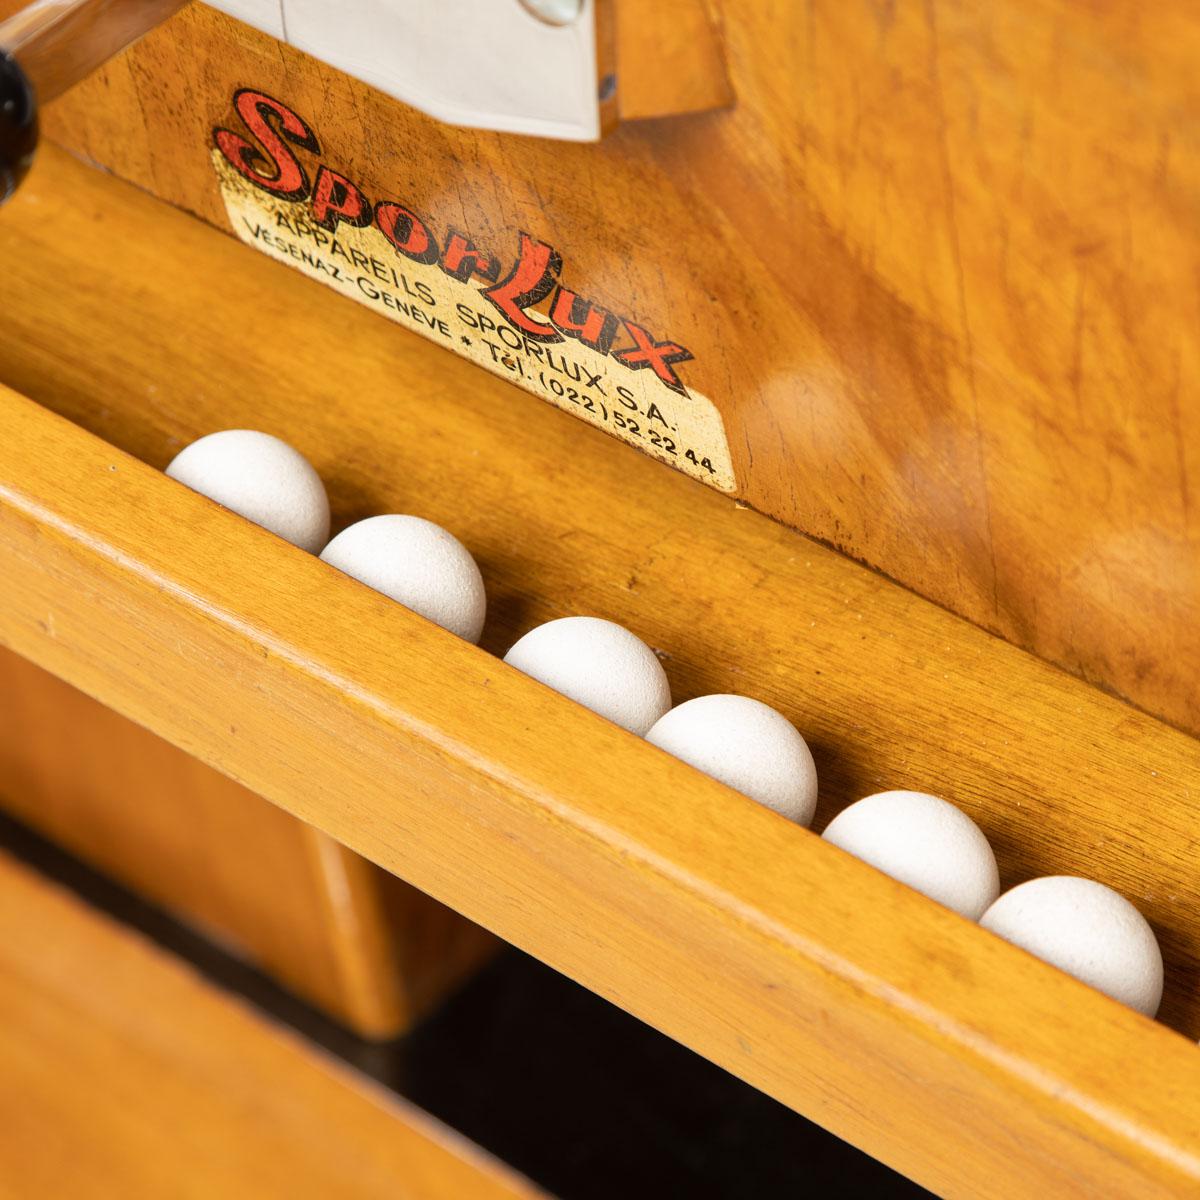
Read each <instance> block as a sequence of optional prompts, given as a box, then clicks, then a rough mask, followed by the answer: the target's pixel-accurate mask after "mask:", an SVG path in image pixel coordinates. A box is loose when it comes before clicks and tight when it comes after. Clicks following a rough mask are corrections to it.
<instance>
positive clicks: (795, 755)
mask: <svg viewBox="0 0 1200 1200" xmlns="http://www.w3.org/2000/svg"><path fill="white" fill-rule="evenodd" d="M646 741H648V742H650V743H652V744H653V745H655V746H658V747H660V748H661V749H663V750H666V751H667V753H668V754H673V755H675V757H676V758H681V759H683V761H684V762H686V763H690V764H691V765H692V766H693V767H695V768H696V769H697V770H699V771H703V772H704V773H705V775H711V776H712V777H713V778H714V779H719V780H720V781H721V782H722V783H724V784H728V786H729V787H731V788H735V789H736V790H737V791H739V792H741V793H743V794H744V795H746V796H749V797H750V798H751V799H752V800H757V801H758V802H759V804H765V805H766V806H767V808H772V809H774V810H775V811H776V812H777V813H780V814H781V815H782V816H785V817H787V818H788V819H789V820H791V821H796V822H798V823H799V824H801V825H807V824H808V823H809V821H811V820H812V815H813V810H814V809H815V808H816V806H817V768H816V764H815V763H814V762H813V756H812V753H811V751H810V750H809V748H808V743H807V742H805V740H804V739H803V738H802V737H801V736H800V734H799V733H798V732H797V731H796V727H795V726H794V725H793V724H792V723H791V721H789V720H788V719H787V717H785V716H783V714H782V713H777V712H776V711H775V710H774V709H773V708H771V707H770V706H769V705H766V704H763V703H761V702H760V701H758V700H751V699H749V698H748V697H746V696H728V695H718V696H698V697H697V698H696V699H695V700H688V701H686V702H685V703H684V704H681V705H680V706H679V707H678V708H673V709H671V711H670V712H669V713H667V715H666V716H665V717H662V718H661V719H660V720H658V721H656V722H655V724H654V726H653V728H652V729H651V730H650V732H649V733H647V734H646Z"/></svg>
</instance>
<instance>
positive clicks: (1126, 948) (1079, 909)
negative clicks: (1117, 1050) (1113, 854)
mask: <svg viewBox="0 0 1200 1200" xmlns="http://www.w3.org/2000/svg"><path fill="white" fill-rule="evenodd" d="M980 924H981V925H982V926H983V927H984V929H990V930H991V931H992V932H993V933H995V934H999V936H1000V937H1002V938H1004V940H1005V941H1008V942H1012V943H1013V944H1014V945H1017V946H1020V947H1022V949H1025V950H1028V951H1029V953H1030V954H1036V955H1037V957H1038V958H1041V959H1044V960H1045V961H1046V962H1048V963H1051V964H1052V965H1054V966H1056V967H1058V968H1059V970H1061V971H1066V972H1067V974H1068V975H1074V976H1075V978H1076V979H1080V980H1082V981H1083V982H1084V983H1087V984H1091V986H1092V987H1094V988H1097V989H1098V990H1099V991H1102V992H1104V994H1105V995H1107V996H1111V997H1112V998H1113V999H1114V1000H1119V1001H1120V1002H1121V1003H1122V1004H1128V1005H1129V1007H1130V1008H1136V1009H1137V1010H1138V1012H1140V1013H1145V1014H1146V1016H1148V1017H1152V1016H1154V1014H1155V1013H1157V1012H1158V1005H1159V1002H1160V1001H1161V1000H1162V990H1163V961H1162V951H1161V950H1159V948H1158V941H1157V939H1156V938H1155V936H1154V931H1153V930H1152V929H1151V928H1150V926H1149V924H1147V922H1146V918H1145V917H1143V916H1142V914H1141V913H1140V912H1138V910H1137V909H1136V908H1134V906H1133V905H1132V904H1130V903H1129V901H1128V900H1126V899H1125V897H1124V896H1122V895H1121V894H1120V893H1119V892H1114V891H1113V890H1112V888H1109V887H1105V886H1104V884H1102V883H1096V882H1095V881H1094V880H1092V879H1080V878H1078V877H1077V876H1074V875H1047V876H1045V877H1044V878H1042V879H1031V880H1030V881H1029V882H1028V883H1022V884H1020V885H1019V886H1017V887H1015V888H1013V889H1012V890H1011V891H1009V892H1005V893H1004V895H1003V896H1001V897H1000V899H999V900H997V901H996V903H995V904H993V905H992V906H991V908H989V909H988V910H987V912H985V913H984V914H983V920H982V921H981V922H980Z"/></svg>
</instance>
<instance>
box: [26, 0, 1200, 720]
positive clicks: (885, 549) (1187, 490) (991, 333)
mask: <svg viewBox="0 0 1200 1200" xmlns="http://www.w3.org/2000/svg"><path fill="white" fill-rule="evenodd" d="M708 7H709V10H710V11H711V12H712V13H713V14H714V15H715V18H716V19H717V20H719V23H720V33H721V45H722V53H723V54H724V55H725V58H726V59H727V63H728V71H729V78H730V80H731V84H732V88H733V91H734V92H735V94H736V96H737V104H736V107H734V108H733V109H731V110H729V111H726V112H719V113H712V114H705V115H702V116H699V117H696V118H692V119H681V120H675V119H672V120H667V121H655V122H646V123H631V124H626V125H624V126H622V127H621V128H620V129H619V130H617V131H616V132H615V133H614V135H613V136H612V137H610V138H608V139H606V141H605V142H604V143H602V144H601V145H600V146H568V145H558V144H552V143H545V142H538V141H536V140H531V139H525V138H515V137H510V138H505V137H501V136H496V135H493V134H487V133H473V132H470V131H464V130H459V129H450V128H446V127H442V126H438V125H437V124H436V123H434V122H432V121H430V120H428V119H426V118H424V117H422V116H421V115H419V114H417V113H414V112H412V111H409V110H407V109H404V108H403V107H402V106H400V105H398V104H396V103H393V102H391V101H389V100H387V99H385V98H384V97H382V96H380V95H378V94H375V93H373V92H372V91H370V90H369V89H367V88H364V87H362V86H360V85H358V84H356V83H354V82H353V81H351V80H349V79H347V78H346V77H344V76H342V75H340V74H338V73H337V72H334V71H331V70H328V69H326V68H324V67H323V66H321V65H320V64H318V63H316V62H314V61H312V60H310V59H308V58H305V57H304V56H302V55H298V54H294V53H292V52H290V51H289V50H287V49H286V48H281V47H279V46H278V45H277V44H275V43H274V42H272V41H270V40H269V39H265V38H262V37H259V36H256V35H254V34H253V33H252V32H251V31H249V30H246V29H244V28H241V27H239V26H236V25H235V24H233V23H230V22H229V21H227V20H225V19H223V18H221V17H219V16H218V15H215V14H213V13H211V12H209V11H207V10H205V9H204V8H203V7H201V6H194V8H193V10H192V11H191V12H188V13H185V14H183V15H182V16H181V17H180V18H178V19H177V20H176V21H175V22H174V23H173V24H172V25H171V26H170V27H169V28H168V29H167V30H165V31H163V32H161V33H160V34H159V35H157V36H155V37H154V38H152V39H149V40H148V41H146V42H144V43H142V45H141V46H140V47H138V48H137V49H136V50H135V51H134V52H133V53H132V54H130V55H128V56H126V57H125V58H123V59H122V60H120V62H118V63H117V64H115V65H114V66H113V67H111V68H110V69H109V70H107V71H106V72H104V73H103V74H102V75H101V76H99V77H97V78H96V79H95V80H94V81H93V82H92V83H91V84H90V85H88V86H85V87H84V88H82V89H80V90H79V91H78V92H76V93H75V94H74V95H73V96H71V97H68V98H67V99H66V100H65V101H64V102H63V103H62V104H61V105H60V106H59V108H58V110H57V112H53V113H51V114H50V115H49V119H48V122H47V124H48V128H49V130H50V132H51V135H52V136H54V137H56V138H58V139H59V140H61V142H62V143H63V144H64V145H66V146H68V147H70V148H71V149H73V150H74V151H76V152H78V153H80V154H83V155H84V156H86V157H88V158H90V159H93V160H94V161H97V162H100V163H103V164H105V165H106V166H108V167H110V168H111V169H113V170H115V171H117V172H118V173H119V174H121V175H123V176H126V177H128V178H130V179H132V180H134V181H136V182H137V183H138V184H140V185H141V186H143V187H146V188H148V189H150V190H152V191H154V192H155V193H157V194H158V195H160V196H163V197H165V198H167V199H168V200H170V201H171V202H172V203H174V204H178V205H181V206H183V207H185V208H188V209H190V210H191V211H193V212H196V213H199V214H200V215H202V216H204V217H205V218H206V219H208V220H210V221H212V222H214V223H216V224H218V225H220V226H224V225H225V215H224V212H223V210H222V207H221V203H220V199H219V197H218V194H217V190H216V186H215V183H214V180H213V174H212V170H211V166H210V164H209V161H208V157H207V155H208V149H209V146H210V130H211V128H212V126H213V125H214V124H229V123H230V122H231V121H233V119H234V118H233V117H232V115H231V112H230V97H231V94H232V92H233V90H234V88H235V87H240V86H246V85H251V86H255V87H261V88H264V89H266V90H267V91H268V92H270V93H271V94H273V95H276V96H278V97H280V98H281V99H283V100H284V101H286V102H287V103H288V104H290V105H292V106H294V107H295V108H296V110H297V111H298V112H300V113H301V114H302V115H303V116H304V117H305V119H306V120H308V121H310V122H312V124H313V126H314V128H315V129H316V130H317V132H318V134H319V136H320V139H321V142H322V145H323V146H324V147H325V149H326V156H327V158H328V160H329V162H330V164H331V165H332V166H334V167H335V168H336V169H338V170H340V171H343V172H345V173H346V174H347V175H349V176H350V177H351V178H352V179H354V180H356V181H357V182H359V183H361V184H362V185H363V187H364V188H366V190H367V191H368V192H369V193H370V194H371V195H374V196H399V197H400V198H401V199H403V200H404V201H405V202H406V203H409V204H412V205H413V206H415V207H416V208H417V209H418V210H419V211H421V212H423V213H427V214H429V215H430V217H431V218H432V219H433V220H434V221H435V222H436V223H437V224H438V226H439V228H446V227H449V226H453V227H454V228H457V229H463V230H466V231H468V232H469V233H470V235H471V237H472V238H474V239H475V240H476V241H477V242H479V243H480V244H485V245H489V246H492V247H496V248H498V250H497V252H504V253H507V252H508V251H509V250H510V248H511V247H513V246H514V245H515V239H516V234H517V231H518V230H520V229H529V230H532V231H534V232H536V234H537V235H538V236H539V237H541V238H544V239H546V240H548V241H551V242H553V244H554V245H555V246H556V247H557V248H558V249H559V250H560V251H561V252H562V254H563V255H564V258H565V260H566V262H567V273H568V274H569V276H570V278H571V279H572V280H573V281H574V282H575V284H577V285H578V287H579V289H580V290H581V291H582V292H584V293H585V294H587V295H589V296H594V297H596V298H597V299H598V300H599V301H600V302H601V303H604V304H606V305H608V306H610V307H611V308H613V309H614V310H615V311H618V312H623V311H627V310H632V312H633V314H634V315H635V316H636V317H637V318H638V319H639V320H642V321H644V322H645V323H646V324H647V325H648V326H649V327H650V328H652V329H654V330H655V331H656V332H659V333H660V335H661V336H670V337H672V338H675V339H677V340H678V341H681V342H682V343H683V344H684V345H686V346H687V347H688V348H689V349H691V350H692V352H693V354H694V355H695V359H694V361H693V362H690V363H687V364H686V366H685V368H684V370H683V375H684V378H685V382H686V383H687V384H688V385H689V386H692V387H695V388H698V389H699V390H700V391H702V392H704V393H705V394H707V395H708V396H710V397H711V398H712V399H713V400H714V401H715V402H716V403H717V405H718V406H719V407H720V409H721V410H722V412H723V413H724V417H725V423H726V427H727V430H728V432H729V437H730V442H731V446H732V450H733V454H734V458H735V463H736V467H737V473H738V477H739V481H740V494H741V496H742V498H743V499H744V500H746V501H747V502H748V503H750V504H751V505H752V506H754V507H755V508H758V509H759V510H761V511H763V512H766V513H769V514H771V515H773V516H775V517H778V518H780V519H781V520H783V521H785V522H786V523H788V524H789V525H792V526H794V527H797V528H799V529H802V530H804V531H805V532H807V533H810V534H812V535H814V536H816V537H818V538H821V539H824V540H826V541H827V542H829V543H831V544H832V545H834V546H836V547H838V548H840V549H842V550H844V551H846V552H847V553H848V554H850V555H852V556H854V557H856V558H859V559H862V560H864V561H866V562H868V563H870V564H872V565H874V566H876V567H878V568H880V569H882V570H883V571H884V572H886V573H887V574H889V575H890V576H892V577H893V578H895V579H898V580H900V581H902V582H903V583H905V584H907V585H909V586H911V587H913V588H915V589H916V590H918V591H919V592H921V593H922V594H923V595H925V596H928V597H931V598H932V599H934V600H936V601H937V602H939V603H941V604H944V605H946V606H947V607H949V608H951V609H952V610H954V611H956V612H959V613H961V614H963V615H965V616H967V617H968V618H970V619H971V620H973V621H975V622H977V623H978V624H980V625H981V626H983V627H985V628H987V629H989V630H993V631H996V632H999V633H1000V634H1002V635H1003V636H1004V637H1005V638H1007V639H1009V640H1011V641H1013V642H1015V643H1017V644H1019V645H1022V646H1024V647H1027V648H1029V649H1032V650H1033V651H1035V652H1036V653H1037V654H1039V655H1041V656H1043V657H1045V658H1047V659H1049V660H1051V661H1054V662H1057V663H1059V664H1062V665H1063V666H1065V667H1066V668H1067V669H1069V670H1071V671H1073V672H1076V673H1078V674H1080V675H1082V676H1083V677H1085V678H1087V679H1089V680H1092V681H1095V682H1097V683H1100V684H1102V685H1104V686H1106V687H1108V688H1111V689H1113V690H1114V691H1116V692H1118V693H1119V694H1121V695H1123V696H1125V697H1128V698H1130V699H1131V700H1133V701H1134V702H1136V703H1137V704H1139V705H1141V706H1143V707H1144V708H1146V709H1149V710H1151V711H1153V712H1156V713H1158V714H1161V715H1163V716H1165V717H1167V718H1168V719H1170V720H1171V721H1173V722H1176V723H1178V724H1180V725H1182V726H1185V727H1187V728H1190V729H1192V730H1193V731H1200V704H1198V700H1197V691H1196V685H1195V680H1196V679H1197V678H1198V677H1200V643H1198V642H1197V640H1196V638H1195V637H1194V636H1193V630H1194V629H1195V627H1196V624H1197V618H1198V615H1200V614H1198V612H1197V605H1198V603H1200V602H1198V600H1197V597H1198V596H1200V518H1197V515H1196V512H1197V506H1196V505H1195V504H1194V502H1193V499H1192V492H1193V491H1194V488H1195V480H1196V478H1197V477H1198V473H1200V407H1198V406H1197V403H1196V381H1197V379H1198V378H1200V371H1198V367H1200V362H1198V351H1197V349H1196V344H1195V339H1194V337H1193V336H1192V333H1193V330H1194V329H1195V328H1196V327H1197V324H1198V323H1200V285H1198V284H1197V279H1200V272H1198V271H1197V269H1196V267H1197V245H1196V229H1197V228H1198V227H1200V222H1198V217H1200V158H1198V156H1197V153H1196V147H1195V139H1194V138H1193V136H1192V130H1193V129H1194V127H1195V125H1196V122H1197V119H1198V118H1200V97H1198V94H1197V84H1196V74H1195V72H1194V70H1193V69H1192V63H1193V61H1194V59H1195V56H1196V52H1197V49H1198V48H1200V14H1198V13H1197V12H1196V10H1195V9H1194V7H1193V6H1191V5H1188V4H1186V3H1183V2H1182V0H1170V2H1168V3H1160V4H1155V5H1149V6H1148V5H1144V4H1137V3H1134V2H1133V0H1122V2H1120V3H1115V4H1109V5H1104V6H1099V7H1097V6H1096V5H1079V4H1077V3H1074V2H1073V0H1022V2H1021V3H1016V4H1001V5H997V4H992V3H987V2H985V0H928V2H927V3H913V4H906V5H895V4H878V3H875V2H873V0H852V2H850V3H846V2H845V0H814V2H813V3H809V4H795V3H791V2H786V3H785V2H781V0H775V2H772V3H763V0H720V2H719V3H712V4H710V5H709V6H708ZM327 307H328V311H329V320H330V321H331V322H332V321H336V320H339V319H340V317H338V316H337V315H335V314H337V313H338V312H339V311H340V309H339V306H337V305H335V304H333V303H332V302H330V303H329V304H328V305H327Z"/></svg>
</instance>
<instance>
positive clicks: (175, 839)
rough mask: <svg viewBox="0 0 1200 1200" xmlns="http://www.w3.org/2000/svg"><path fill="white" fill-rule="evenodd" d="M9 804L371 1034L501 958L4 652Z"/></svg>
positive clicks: (395, 887) (357, 862) (404, 889)
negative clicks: (492, 957) (490, 958)
mask: <svg viewBox="0 0 1200 1200" xmlns="http://www.w3.org/2000/svg"><path fill="white" fill-rule="evenodd" d="M0 695H2V697H3V698H2V699H0V807H3V808H4V809H5V810H6V811H7V812H9V813H11V814H13V815H14V816H16V817H17V818H18V819H20V820H21V821H24V822H25V823H26V824H28V825H31V826H33V827H34V828H35V829H38V830H39V831H40V832H42V833H43V834H45V835H46V836H47V837H50V838H52V839H53V840H54V841H56V842H57V843H59V844H60V845H62V846H65V847H67V848H68V849H70V850H71V851H72V852H73V853H75V854H78V855H79V856H80V857H82V858H84V859H86V860H88V861H89V862H91V863H92V864H93V865H95V866H97V867H99V868H100V869H102V870H104V871H106V872H107V873H108V874H110V875H112V876H113V877H115V878H117V879H119V880H121V881H122V882H123V883H124V884H126V885H127V886H129V887H132V888H133V889H134V890H136V891H137V892H138V893H139V894H141V895H143V896H145V897H147V898H148V899H150V900H151V901H153V902H154V903H156V904H159V905H161V906H163V907H165V908H167V909H169V910H170V911H172V912H174V913H175V914H176V915H178V916H180V917H182V918H183V919H184V920H185V921H187V922H189V923H190V924H193V925H196V926H198V927H199V928H201V929H202V930H203V931H204V932H205V933H206V934H208V935H209V936H210V937H213V938H215V939H217V940H218V941H220V942H221V943H223V944H225V945H227V946H229V947H230V948H232V949H233V950H234V951H235V952H236V953H238V954H241V955H243V956H245V957H246V958H248V959H250V960H251V961H253V962H254V963H255V964H256V965H258V966H259V967H261V968H263V969H264V970H266V971H267V972H268V973H269V974H271V975H272V976H274V977H275V978H276V979H278V980H279V981H280V982H282V983H283V984H284V985H285V986H286V987H288V988H290V989H292V990H293V991H295V992H297V993H298V994H299V995H301V996H303V997H304V998H305V999H306V1000H308V1001H309V1002H311V1003H313V1004H316V1005H317V1006H319V1007H321V1008H323V1009H324V1010H325V1011H326V1012H328V1013H330V1014H331V1015H333V1016H334V1017H335V1018H336V1019H337V1020H340V1021H342V1022H343V1023H345V1024H347V1025H349V1026H350V1027H351V1028H353V1029H354V1030H355V1031H356V1032H357V1033H359V1034H361V1035H362V1036H365V1037H392V1036H395V1035H396V1034H397V1033H400V1032H401V1031H403V1030H405V1029H407V1028H409V1027H410V1026H411V1025H412V1024H413V1023H414V1022H415V1021H416V1020H417V1019H418V1018H420V1017H421V1016H423V1015H425V1014H426V1013H427V1012H428V1011H429V1010H430V1009H431V1008H432V1007H433V1006H434V1005H435V1004H436V1003H437V1002H438V1001H439V1000H440V999H442V998H443V997H444V996H445V994H446V992H447V991H448V990H449V989H451V988H453V987H454V986H455V985H456V984H458V983H459V982H461V980H462V979H463V977H464V976H465V975H466V974H467V973H468V972H469V971H470V970H471V969H473V968H474V967H475V966H477V965H478V964H479V963H480V962H481V961H483V960H484V959H485V958H487V957H488V956H489V955H490V953H491V951H492V949H493V941H492V939H491V938H490V937H489V936H488V935H487V934H485V933H484V932H483V931H482V930H480V929H479V928H477V927H476V926H474V925H472V924H471V923H470V922H468V921H464V920H463V919H462V918H461V917H459V916H458V915H457V914H456V913H454V912H452V911H450V910H449V909H447V908H445V907H444V906H442V905H440V904H437V903H435V902H434V901H432V900H430V899H429V898H428V897H427V896H423V895H422V894H421V893H420V892H418V891H416V890H415V889H413V888H411V887H408V886H407V885H406V884H404V883H402V882H400V881H399V880H397V879H395V878H394V877H393V876H391V875H388V874H387V873H386V872H383V871H380V870H379V869H378V868H376V867H373V866H371V864H369V863H365V862H363V861H362V859H360V858H358V856H357V855H354V854H352V853H350V851H348V850H346V849H345V848H344V847H343V846H341V845H339V844H338V843H337V842H335V841H333V840H331V839H330V838H328V837H326V836H325V835H324V834H322V833H319V832H318V831H316V830H314V829H312V828H310V827H309V826H307V825H305V824H303V823H302V822H300V821H297V820H295V819H294V818H293V817H290V816H288V815H287V814H286V813H283V812H280V811H279V809H278V808H276V807H275V806H274V805H272V804H269V803H268V802H267V801H265V800H263V799H262V798H261V797H259V796H256V795H254V794H253V793H252V792H250V791H247V789H246V788H243V787H240V786H238V785H237V784H236V783H233V782H232V781H231V780H229V779H226V778H225V777H224V776H222V775H219V774H218V773H217V772H216V771H214V770H212V768H210V767H206V766H204V764H202V763H199V762H197V761H196V760H195V759H193V758H191V757H190V756H189V755H187V754H184V753H183V752H182V751H180V750H178V749H176V748H175V747H174V746H172V745H170V744H169V743H167V742H164V741H163V740H162V739H161V738H158V737H155V736H154V735H153V734H152V733H150V732H149V731H147V730H146V729H143V728H140V727H139V726H137V725H134V724H132V723H131V722H129V721H127V720H125V719H124V718H122V717H120V716H118V715H117V714H116V713H114V712H112V711H110V710H109V709H106V708H105V707H104V706H103V705H100V704H97V703H96V702H95V701H94V700H92V699H90V698H89V697H87V696H84V695H83V694H81V693H80V692H78V691H76V690H75V689H74V688H72V687H69V686H68V685H67V684H65V683H63V682H62V681H61V680H58V679H55V678H54V677H53V676H51V675H48V674H47V673H46V672H44V671H40V670H38V669H37V668H36V667H35V666H33V665H32V664H31V663H28V662H26V661H24V660H23V659H21V658H18V657H17V656H16V655H15V654H12V653H10V652H8V651H4V650H0Z"/></svg>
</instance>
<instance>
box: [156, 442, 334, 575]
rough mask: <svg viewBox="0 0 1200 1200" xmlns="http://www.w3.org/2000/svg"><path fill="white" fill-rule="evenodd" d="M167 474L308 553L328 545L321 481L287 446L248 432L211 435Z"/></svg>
mask: <svg viewBox="0 0 1200 1200" xmlns="http://www.w3.org/2000/svg"><path fill="white" fill-rule="evenodd" d="M167 474H168V475H170V477H171V478H172V479H177V480H179V482H180V483H183V484H186V485H187V486H188V487H190V488H191V489H192V491H194V492H199V493H200V494H201V495H204V496H207V497H208V498H209V499H210V500H215V501H216V502H217V503H218V504H223V505H224V506H225V507H226V508H228V509H232V510H233V511H234V512H235V513H237V514H239V515H240V516H243V517H245V518H246V519H247V520H248V521H253V522H254V523H255V524H256V525H261V526H262V527H263V528H264V529H269V530H270V531H271V532H272V533H274V534H277V535H278V536H279V537H281V538H283V539H284V540H285V541H288V542H291V543H292V545H293V546H299V547H300V549H301V550H307V551H309V553H311V554H317V553H319V552H320V549H321V547H322V546H324V545H325V543H326V542H327V541H328V540H329V498H328V497H327V496H326V495H325V486H324V484H322V483H321V478H320V476H319V475H318V474H317V473H316V471H314V470H313V468H312V466H311V465H310V464H309V461H308V459H306V458H305V457H304V456H303V455H302V454H300V453H299V451H297V450H293V449H292V448H291V446H289V445H288V444H287V443H286V442H281V441H280V440H279V438H277V437H272V436H271V435H270V434H269V433H258V432H256V431H255V430H253V429H225V430H222V431H221V432H220V433H210V434H208V436H207V437H202V438H200V439H199V440H198V441H195V442H193V443H192V444H191V445H190V446H187V447H185V448H184V449H183V450H181V451H180V452H179V453H178V454H177V455H176V456H175V457H174V459H172V460H171V464H170V466H168V467H167Z"/></svg>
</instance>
